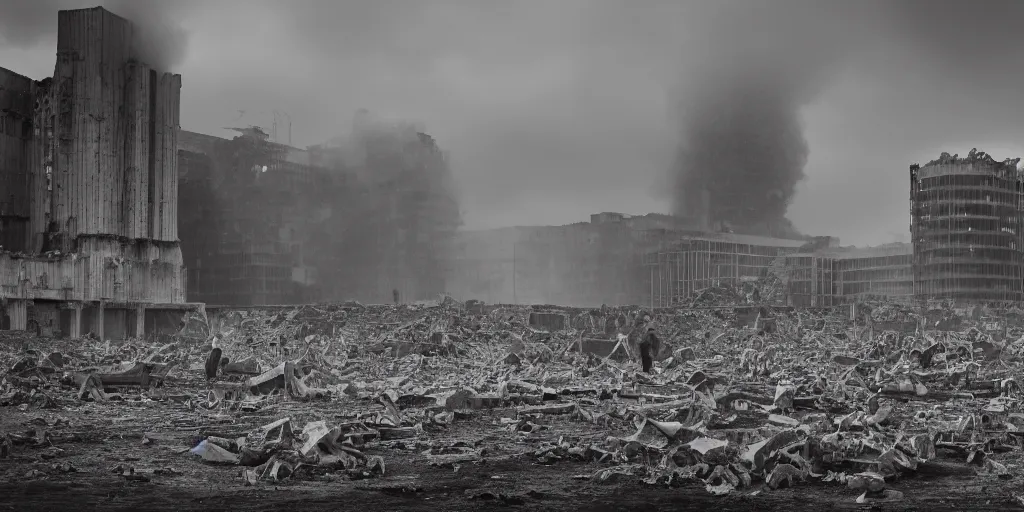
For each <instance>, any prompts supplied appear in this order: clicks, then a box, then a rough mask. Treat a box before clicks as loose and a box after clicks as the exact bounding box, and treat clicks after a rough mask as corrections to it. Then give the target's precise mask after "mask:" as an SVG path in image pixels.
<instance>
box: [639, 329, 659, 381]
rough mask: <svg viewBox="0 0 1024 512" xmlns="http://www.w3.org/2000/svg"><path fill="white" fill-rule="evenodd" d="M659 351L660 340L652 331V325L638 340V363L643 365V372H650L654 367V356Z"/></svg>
mask: <svg viewBox="0 0 1024 512" xmlns="http://www.w3.org/2000/svg"><path fill="white" fill-rule="evenodd" d="M659 352H661V340H659V339H658V335H657V334H655V333H654V327H648V328H647V333H646V334H644V337H643V339H642V340H641V341H640V364H642V365H643V368H644V373H651V370H652V369H653V367H654V358H655V357H656V356H657V355H658V353H659Z"/></svg>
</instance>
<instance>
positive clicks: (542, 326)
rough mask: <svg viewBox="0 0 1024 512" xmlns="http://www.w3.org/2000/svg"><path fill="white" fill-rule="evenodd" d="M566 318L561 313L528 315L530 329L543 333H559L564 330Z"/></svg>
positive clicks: (534, 313)
mask: <svg viewBox="0 0 1024 512" xmlns="http://www.w3.org/2000/svg"><path fill="white" fill-rule="evenodd" d="M566 323H567V322H566V317H565V315H563V314H561V313H537V312H533V313H530V327H533V328H534V329H539V330H543V331H550V332H554V331H561V330H564V329H565V324H566Z"/></svg>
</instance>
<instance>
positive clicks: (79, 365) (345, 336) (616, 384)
mask: <svg viewBox="0 0 1024 512" xmlns="http://www.w3.org/2000/svg"><path fill="white" fill-rule="evenodd" d="M723 296H727V295H726V294H724V293H723V292H717V291H714V290H709V291H706V292H704V293H703V294H701V297H703V298H704V299H708V298H711V297H719V298H721V297H723ZM475 307H476V309H474V310H473V312H472V313H470V312H469V311H468V310H467V309H466V308H465V307H463V305H462V304H457V303H454V302H453V301H452V302H447V303H444V304H439V305H435V306H404V305H399V306H392V305H388V306H359V307H358V308H356V307H351V306H317V307H313V306H302V307H296V308H293V309H290V310H286V311H282V310H280V309H277V310H273V311H271V310H267V311H261V310H254V309H250V310H245V311H240V312H232V313H230V315H228V317H227V318H224V317H222V318H220V319H216V318H214V319H213V320H212V321H213V323H214V324H215V325H216V328H215V329H213V330H212V331H211V332H213V334H212V335H211V341H210V342H208V343H201V342H195V341H194V340H191V339H181V340H178V341H176V342H173V343H171V344H170V345H163V346H160V347H145V346H140V345H139V344H138V343H125V344H123V345H120V346H117V345H111V346H109V347H107V346H90V345H78V346H74V347H73V346H68V345H60V343H63V342H60V341H55V340H43V339H39V340H34V341H33V346H34V347H35V348H34V349H33V350H31V351H26V350H24V349H22V350H18V349H14V350H8V351H6V352H3V353H0V358H2V359H0V362H2V363H3V364H4V365H5V366H6V367H7V368H9V369H10V371H8V372H7V374H6V375H5V376H4V377H3V381H2V386H3V387H2V390H0V391H2V393H0V404H3V405H4V406H8V407H17V406H24V407H25V410H26V412H37V413H43V412H45V411H54V410H58V411H61V412H62V413H63V414H71V413H74V411H76V410H78V409H80V408H83V407H102V408H104V409H103V410H104V411H108V412H107V413H105V414H109V415H110V416H117V414H118V413H117V412H116V411H118V410H119V408H128V407H139V406H141V404H153V405H150V406H149V407H159V408H160V409H159V410H161V411H166V412H161V413H160V414H159V416H156V417H154V418H152V419H148V418H147V416H146V415H145V414H142V415H138V416H136V417H133V418H132V419H131V420H130V421H129V422H127V423H126V422H125V421H121V422H112V423H110V424H109V425H108V426H107V427H99V426H96V427H94V430H103V429H104V428H106V429H108V430H109V431H111V432H113V431H114V430H117V431H124V430H125V428H126V425H128V424H132V425H138V426H137V427H134V428H137V429H138V431H139V432H140V433H142V432H144V433H145V435H144V443H143V444H144V445H145V446H147V447H148V448H149V449H155V450H159V449H166V450H170V451H171V452H172V453H177V454H188V455H191V456H192V457H195V458H197V459H198V460H201V461H203V462H206V463H209V464H213V465H231V466H240V467H241V468H242V470H241V472H240V477H241V484H243V485H261V484H262V483H264V482H281V481H285V480H293V479H317V478H322V477H325V476H328V475H343V476H344V477H346V478H350V479H366V478H373V477H379V476H381V475H384V474H385V462H388V465H389V466H390V465H393V464H395V463H396V462H394V461H388V460H387V459H388V458H389V457H392V456H395V457H397V455H394V454H396V453H400V452H403V451H411V452H410V453H419V454H420V455H419V456H420V457H422V459H421V460H422V462H423V463H425V464H427V465H428V466H432V467H444V468H449V469H451V470H455V471H458V470H459V468H461V467H464V466H466V465H469V464H478V463H481V462H483V461H486V460H488V459H492V458H497V457H507V456H512V457H527V458H529V459H532V460H534V461H536V462H538V463H540V464H544V465H551V464H567V463H570V464H571V463H598V464H603V465H605V467H603V468H601V469H599V470H597V471H596V472H593V473H592V474H589V475H587V476H586V478H587V479H589V480H592V481H594V482H597V483H602V484H609V483H614V482H620V483H621V482H626V481H638V482H643V483H646V484H647V485H653V486H677V485H689V484H694V485H699V486H701V487H702V488H703V489H704V490H705V492H708V493H711V494H713V495H724V494H730V493H737V492H751V491H755V492H756V491H760V490H764V492H771V491H772V490H774V489H779V488H785V487H790V486H800V485H803V484H805V483H807V482H835V483H836V484H838V485H842V486H845V487H846V488H848V489H849V490H850V491H855V492H857V493H860V497H858V498H856V500H857V501H858V503H875V502H886V501H894V500H899V499H901V496H902V495H901V494H900V492H899V491H897V490H896V489H892V487H894V486H898V485H899V481H900V480H899V479H900V478H901V477H903V476H905V475H909V474H914V473H921V474H928V473H929V472H930V471H934V470H935V468H936V467H942V466H941V465H942V464H944V463H945V461H955V462H956V464H958V465H959V467H962V468H964V469H963V470H964V471H968V472H970V474H972V475H976V476H977V477H978V478H985V477H988V478H996V479H1008V478H1012V477H1014V476H1015V475H1016V473H1017V468H1018V465H1017V464H1015V463H1014V462H1013V461H1012V460H1011V459H1007V454H1011V453H1016V452H1018V451H1019V447H1020V445H1021V442H1020V435H1021V434H1020V432H1021V430H1020V429H1021V428H1022V427H1024V411H1021V409H1020V399H1021V388H1020V385H1019V384H1018V379H1017V374H1019V372H1020V369H1021V362H1022V360H1021V355H1022V352H1024V324H1022V323H1017V322H1015V321H1011V320H1005V321H1002V323H1001V324H1000V325H996V326H993V325H991V324H992V323H993V320H992V319H993V318H994V317H996V318H998V315H1000V314H1003V315H1005V316H1004V318H1006V319H1012V318H1019V317H1018V316H1014V315H1019V312H1013V311H1011V312H1010V313H1009V314H1007V313H1006V312H1005V311H1004V312H997V311H995V310H988V309H984V310H982V311H978V310H976V309H974V308H972V309H970V310H964V309H958V308H956V307H954V306H952V305H940V306H935V307H929V308H920V307H909V306H900V305H898V304H894V303H879V304H871V305H865V306H862V313H863V314H855V315H851V314H850V311H849V310H848V309H846V308H841V309H838V310H835V309H833V310H820V311H811V310H798V309H784V308H783V309H778V310H773V311H771V312H770V317H771V318H772V321H773V324H772V325H773V327H772V329H770V330H769V329H765V328H764V326H763V325H762V324H760V323H758V322H757V321H754V322H752V321H750V319H749V318H748V316H749V315H748V312H747V311H746V307H745V306H741V307H737V308H735V309H730V308H728V307H721V306H717V307H715V308H713V309H695V308H687V309H677V310H658V311H655V312H654V313H648V312H645V311H642V310H638V309H615V308H605V309H604V311H603V312H597V313H595V312H594V311H590V310H578V309H571V308H557V309H556V308H553V307H546V309H545V310H543V311H540V312H538V311H536V310H533V309H531V308H526V307H511V306H502V307H495V306H483V305H475ZM602 315H604V316H602ZM647 315H650V316H651V318H650V319H649V320H651V321H648V319H647V318H646V316H647ZM620 316H621V317H625V321H623V320H621V319H619V318H618V317H620ZM758 316H759V317H761V318H764V317H766V316H769V315H765V314H764V312H758ZM606 317H607V318H614V319H615V322H614V324H615V326H614V327H613V328H611V329H609V327H608V326H609V322H608V321H606ZM555 319H558V320H555ZM995 322H996V323H999V322H1000V321H999V320H996V321H995ZM879 325H914V326H915V327H914V329H913V330H879V329H878V328H877V327H878V326H879ZM940 325H941V328H940ZM648 326H656V327H654V328H655V329H656V331H657V334H658V336H659V338H661V339H662V340H663V344H664V345H665V348H664V350H662V351H661V353H662V354H664V357H661V358H656V359H655V360H654V363H653V368H652V371H651V372H650V373H644V372H642V371H641V361H640V357H639V354H638V351H637V350H636V349H637V347H636V346H635V345H636V340H637V339H638V338H639V337H638V336H637V334H643V333H644V332H646V330H647V329H648ZM538 327H543V328H538ZM635 329H642V330H643V332H641V333H637V332H634V330H635ZM282 337H283V338H287V339H290V340H293V341H290V342H288V346H289V347H291V349H290V350H289V351H288V352H287V353H285V352H283V351H281V350H280V346H281V343H280V340H281V339H283V338H282ZM271 340H277V341H275V344H276V346H275V347H270V346H269V345H268V343H267V342H269V341H271ZM599 342H600V343H605V344H614V346H618V347H619V348H617V349H616V350H614V351H612V350H604V349H602V350H595V349H594V347H596V346H598V344H599ZM43 347H45V348H46V349H45V350H43ZM510 355H515V357H514V358H510ZM225 358H227V359H229V360H235V361H236V362H233V363H232V362H230V361H229V362H227V363H225V362H224V359H225ZM231 365H235V366H231ZM210 368H214V369H215V370H216V371H214V372H210V371H209V369H210ZM310 402H315V404H314V403H310ZM327 410H336V411H338V412H336V413H333V414H326V412H325V411H327ZM158 418H159V419H158ZM243 418H245V420H243ZM256 418H263V419H264V420H265V421H263V422H262V424H258V425H253V424H251V421H252V420H253V419H256ZM62 421H66V420H57V419H53V418H49V419H48V418H44V417H39V418H38V422H37V423H35V424H32V425H31V428H30V429H27V430H26V431H25V432H18V431H9V432H6V433H4V435H3V436H0V457H3V458H8V459H10V458H16V457H18V456H19V454H20V453H23V452H24V451H25V450H33V449H38V448H42V447H50V448H53V449H59V446H60V445H61V444H63V443H69V442H73V440H74V439H75V437H74V436H75V433H74V432H72V431H71V430H70V427H69V426H68V425H67V424H66V423H62ZM245 421H248V422H250V424H249V426H248V427H245V430H240V427H243V426H244V425H245V423H244V422H245ZM147 422H148V423H147ZM470 424H477V425H491V426H490V427H489V428H491V429H492V432H491V433H490V434H488V436H485V437H482V438H479V439H477V440H476V441H472V442H468V441H466V442H464V441H460V440H458V437H457V436H456V437H455V438H453V437H452V436H450V435H442V434H443V433H444V432H455V431H456V430H457V429H460V428H462V427H460V425H470ZM175 432H181V433H187V432H193V433H198V435H194V434H193V435H192V437H191V438H183V437H181V434H175ZM584 432H586V434H585V435H581V433H584ZM495 436H497V437H498V438H504V439H505V442H504V443H503V444H501V446H503V448H502V450H503V452H502V453H501V454H498V453H495V452H494V450H495V449H496V447H497V446H499V445H497V444H493V441H494V439H495ZM486 440H490V441H486ZM183 442H184V443H185V444H186V447H185V448H184V449H182V447H181V444H182V443H183ZM509 446H519V447H520V449H519V450H518V451H513V452H509V451H508V450H509ZM395 450H397V452H396V451H395ZM40 453H41V452H40ZM389 454H391V455H389ZM39 456H42V455H39ZM53 457H64V455H53V456H52V457H51V458H53ZM69 467H77V466H70V465H69ZM163 467H166V464H165V465H164V466H163ZM67 472H68V471H64V473H67ZM145 475H146V478H163V477H166V476H168V475H169V473H167V472H161V473H157V472H146V473H145ZM126 478H127V477H126ZM497 495H498V494H495V496H497ZM853 498H854V496H853V495H851V499H853Z"/></svg>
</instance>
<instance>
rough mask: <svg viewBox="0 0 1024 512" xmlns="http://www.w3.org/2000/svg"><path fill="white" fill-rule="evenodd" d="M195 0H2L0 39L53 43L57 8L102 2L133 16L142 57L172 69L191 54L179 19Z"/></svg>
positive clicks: (26, 44) (14, 42)
mask: <svg viewBox="0 0 1024 512" xmlns="http://www.w3.org/2000/svg"><path fill="white" fill-rule="evenodd" d="M192 5H193V2H192V1H191V0H173V1H172V0H163V1H161V0H98V1H90V0H0V40H2V41H4V42H6V43H8V44H11V45H14V46H18V47H30V46H33V45H36V44H40V43H43V42H46V43H50V44H52V43H53V41H54V40H55V39H56V33H57V11H59V10H62V9H81V8H87V7H97V6H102V7H105V8H107V9H109V10H110V11H111V12H113V13H115V14H117V15H119V16H122V17H125V18H128V19H130V20H132V21H133V22H134V23H135V25H136V28H137V36H136V41H135V45H136V47H135V48H134V51H135V52H136V54H137V56H138V57H139V59H140V60H142V61H144V62H146V63H147V64H149V65H150V66H152V67H155V68H157V69H160V70H165V71H169V70H172V69H173V68H175V67H176V66H179V65H180V64H181V63H182V62H183V61H184V60H185V58H186V57H187V55H188V33H187V32H186V31H185V30H184V29H183V28H182V27H181V26H180V25H179V24H178V23H177V22H176V21H175V20H176V18H177V17H178V16H179V15H180V14H181V13H182V12H183V11H184V10H185V9H187V8H189V7H191V6H192Z"/></svg>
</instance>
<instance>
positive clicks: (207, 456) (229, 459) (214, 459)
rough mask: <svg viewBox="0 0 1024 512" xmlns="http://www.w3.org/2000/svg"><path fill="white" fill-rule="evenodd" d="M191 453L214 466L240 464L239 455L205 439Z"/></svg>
mask: <svg viewBox="0 0 1024 512" xmlns="http://www.w3.org/2000/svg"><path fill="white" fill-rule="evenodd" d="M190 451H191V453H192V454H193V455H198V456H199V457H201V458H202V459H203V460H204V461H206V462H210V463H214V464H238V460H239V457H238V455H237V454H234V453H231V452H229V451H227V450H225V449H224V448H221V447H220V446H218V445H216V444H214V443H211V442H208V441H207V440H205V439H204V440H203V441H202V442H201V443H199V444H198V445H197V446H196V447H195V448H192V450H190Z"/></svg>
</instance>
